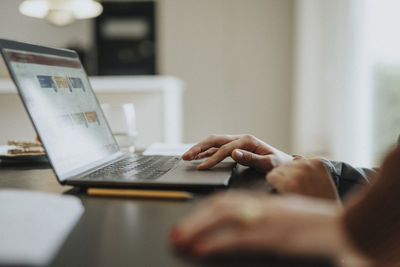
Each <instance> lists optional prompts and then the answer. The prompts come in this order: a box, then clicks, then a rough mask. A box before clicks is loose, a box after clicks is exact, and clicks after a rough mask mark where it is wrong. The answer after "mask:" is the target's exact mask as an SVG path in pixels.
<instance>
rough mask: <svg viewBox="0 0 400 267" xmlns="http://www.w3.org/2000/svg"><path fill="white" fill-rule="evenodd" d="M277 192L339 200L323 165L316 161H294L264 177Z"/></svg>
mask: <svg viewBox="0 0 400 267" xmlns="http://www.w3.org/2000/svg"><path fill="white" fill-rule="evenodd" d="M266 179H267V181H268V183H269V184H270V185H271V186H272V187H273V188H275V189H276V190H277V191H278V192H282V193H296V194H301V195H306V196H310V197H319V198H326V199H334V200H339V196H338V193H337V189H336V186H335V184H334V183H333V180H332V178H331V175H330V173H329V171H328V169H327V167H326V166H325V164H324V163H323V162H322V161H321V160H318V159H296V160H293V161H290V162H288V163H286V164H283V165H281V166H279V167H278V168H275V169H273V170H272V171H271V172H269V173H268V174H267V175H266Z"/></svg>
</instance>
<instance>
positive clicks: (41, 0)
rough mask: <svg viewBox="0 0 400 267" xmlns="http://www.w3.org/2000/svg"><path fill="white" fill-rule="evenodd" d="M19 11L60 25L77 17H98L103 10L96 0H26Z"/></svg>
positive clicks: (68, 22) (66, 23)
mask: <svg viewBox="0 0 400 267" xmlns="http://www.w3.org/2000/svg"><path fill="white" fill-rule="evenodd" d="M19 11H20V12H21V13H22V14H24V15H26V16H30V17H35V18H43V19H47V21H49V22H50V23H52V24H55V25H58V26H64V25H68V24H70V23H72V22H74V21H75V20H76V19H89V18H94V17H97V16H98V15H100V14H101V12H102V11H103V7H102V5H101V4H100V3H98V2H96V1H94V0H26V1H24V2H22V3H21V5H20V6H19Z"/></svg>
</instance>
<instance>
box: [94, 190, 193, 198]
mask: <svg viewBox="0 0 400 267" xmlns="http://www.w3.org/2000/svg"><path fill="white" fill-rule="evenodd" d="M87 194H88V195H90V196H112V197H137V198H167V199H191V198H193V194H191V193H189V192H185V191H174V190H147V189H143V190H142V189H113V188H88V190H87Z"/></svg>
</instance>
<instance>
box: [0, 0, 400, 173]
mask: <svg viewBox="0 0 400 267" xmlns="http://www.w3.org/2000/svg"><path fill="white" fill-rule="evenodd" d="M35 1H36V2H41V4H42V5H43V2H46V1H45V0H33V1H30V3H28V4H25V9H23V8H21V4H22V3H23V2H24V1H22V0H1V1H0V38H8V39H15V40H19V41H25V42H32V43H37V44H43V45H49V46H55V47H64V48H71V49H75V50H77V51H78V52H79V54H80V57H81V59H82V62H83V64H84V65H85V67H86V70H87V72H88V74H89V75H90V76H93V77H97V76H101V77H112V78H113V79H114V80H112V81H117V80H118V79H120V80H121V79H123V77H127V76H129V77H131V76H132V77H133V78H134V77H141V78H143V77H147V78H149V79H150V80H148V81H152V80H151V79H152V77H153V78H157V77H169V78H174V79H175V78H176V79H178V80H179V81H180V82H179V84H180V85H182V87H183V88H184V91H183V99H182V101H181V106H180V104H177V105H175V104H174V105H173V106H179V107H180V108H179V112H180V113H181V115H178V116H177V118H178V119H182V124H181V125H182V129H181V138H180V139H179V140H178V141H180V142H185V143H190V142H196V141H198V140H200V139H203V138H205V137H207V136H208V135H210V134H212V133H232V134H234V133H235V134H236V133H251V134H253V135H255V136H257V137H259V138H260V139H262V140H264V141H266V142H268V143H270V144H271V145H273V146H276V147H277V148H279V149H281V150H284V151H286V152H287V153H293V154H302V155H306V156H324V157H327V158H330V159H338V160H343V161H348V162H350V163H353V164H357V165H363V166H375V165H377V164H379V162H380V161H381V160H382V157H383V155H384V154H385V153H386V152H387V150H388V149H390V148H391V147H392V146H393V145H394V144H395V143H396V140H397V137H398V136H399V134H400V51H399V47H400V35H399V34H397V29H398V28H399V26H400V16H398V12H399V11H400V2H399V1H397V0H335V1H331V0H201V1H199V0H154V1H128V0H125V1H121V0H120V1H98V3H100V4H101V5H102V10H100V11H98V13H99V15H98V16H96V17H93V18H86V19H80V18H78V17H77V16H75V17H74V16H72V15H71V14H72V13H71V12H70V11H69V13H68V12H62V10H60V9H54V10H52V12H50V11H47V13H46V14H44V13H43V10H40V7H34V6H33V5H34V4H40V3H32V2H35ZM81 1H82V2H86V1H83V0H81ZM88 1H89V0H88ZM47 2H53V5H55V4H59V5H60V6H63V5H64V6H65V5H67V6H68V5H70V6H71V5H73V4H72V2H74V0H48V1H47ZM68 2H71V3H68ZM75 2H76V1H75ZM89 2H90V1H89ZM35 8H37V12H36V13H35V14H32V13H34V12H32V11H34V10H35ZM42 8H43V6H42ZM95 9H96V7H94V6H91V5H87V6H85V8H82V7H81V9H80V10H81V11H82V10H95ZM40 12H42V13H43V14H41V13H40ZM23 13H24V14H25V15H24V14H23ZM32 16H36V17H32ZM38 16H43V17H44V18H38ZM81 17H83V15H82V16H81ZM1 64H3V63H1ZM0 76H1V78H2V79H3V80H4V81H6V80H7V79H9V76H8V74H7V70H6V69H5V67H4V65H0ZM118 77H120V78H118ZM115 79H116V80H115ZM121 81H122V80H121ZM129 82H131V83H134V82H135V79H133V80H129ZM5 84H7V83H6V82H5ZM93 88H94V90H95V92H96V86H95V84H93ZM116 90H117V88H116ZM107 93H108V94H112V89H110V90H109V91H107ZM8 94H11V93H10V91H9V90H6V89H4V90H3V91H2V89H1V83H0V98H1V99H0V102H1V101H2V100H3V101H8V100H7V97H8ZM133 98H135V96H133ZM121 101H123V100H121ZM166 101H168V100H166ZM171 101H173V100H171ZM0 104H1V105H6V103H3V104H2V103H0ZM19 104H20V103H19ZM1 105H0V106H1ZM135 105H137V104H135ZM138 105H139V106H140V104H138ZM164 105H165V103H164ZM166 106H168V105H166ZM167 109H168V108H167ZM7 112H10V111H7V110H5V111H2V113H1V114H2V116H3V120H2V122H1V123H2V128H3V129H6V128H11V129H13V127H14V128H15V127H16V126H15V125H16V124H18V123H20V122H21V120H16V119H13V120H12V121H11V120H10V118H11V117H12V114H9V113H7ZM162 112H168V111H165V110H164V111H162ZM139 115H140V112H137V116H139ZM25 116H26V115H25ZM145 116H146V115H145V114H143V115H140V119H141V120H143V121H146V120H148V119H151V114H149V115H148V116H149V118H145ZM138 120H139V118H138ZM26 122H27V121H24V123H26ZM164 123H165V124H166V125H165V127H168V125H170V126H171V127H176V126H174V123H173V122H171V121H170V122H168V121H167V122H164ZM15 129H20V128H15ZM140 130H141V129H140V125H138V132H139V136H138V138H140V135H141V134H140ZM7 134H8V135H10V132H9V131H5V130H3V131H0V140H1V141H2V142H4V140H6V139H9V138H10V136H7ZM143 135H146V134H145V133H143V132H142V136H143ZM159 139H160V140H158V139H157V138H153V139H151V140H148V142H156V141H165V140H162V138H159ZM146 145H147V144H146Z"/></svg>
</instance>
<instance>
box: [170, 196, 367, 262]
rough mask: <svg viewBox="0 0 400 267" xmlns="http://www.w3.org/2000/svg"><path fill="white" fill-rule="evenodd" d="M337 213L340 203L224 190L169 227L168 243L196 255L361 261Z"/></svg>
mask: <svg viewBox="0 0 400 267" xmlns="http://www.w3.org/2000/svg"><path fill="white" fill-rule="evenodd" d="M340 214H341V210H340V207H339V206H337V205H335V204H333V203H332V202H330V201H322V200H321V201H315V199H309V198H305V197H294V196H290V197H288V196H286V197H280V196H279V197H278V196H273V197H271V196H267V195H260V194H254V193H253V192H252V193H245V192H229V193H225V194H218V195H216V196H214V197H212V198H210V199H208V200H206V201H205V202H203V203H202V204H201V205H200V206H199V207H198V208H197V209H196V210H195V211H194V212H192V213H191V214H190V215H189V216H187V217H186V218H184V219H183V220H181V221H180V222H178V223H177V224H176V225H175V226H174V227H173V228H172V229H171V231H170V242H171V244H172V245H173V246H174V247H175V248H176V249H178V250H180V251H182V252H186V253H188V254H191V255H194V256H198V257H204V256H209V255H212V254H218V253H227V252H259V253H265V252H268V253H277V254H282V255H291V256H318V257H328V258H332V259H334V260H337V261H338V262H340V264H341V265H342V266H364V265H362V264H359V263H360V262H363V257H362V256H360V254H359V253H358V251H356V250H355V249H354V248H353V247H352V245H351V244H350V242H349V241H348V240H347V236H346V235H345V231H344V230H343V229H342V224H341V221H340V218H341V217H340ZM356 263H357V264H356Z"/></svg>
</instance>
